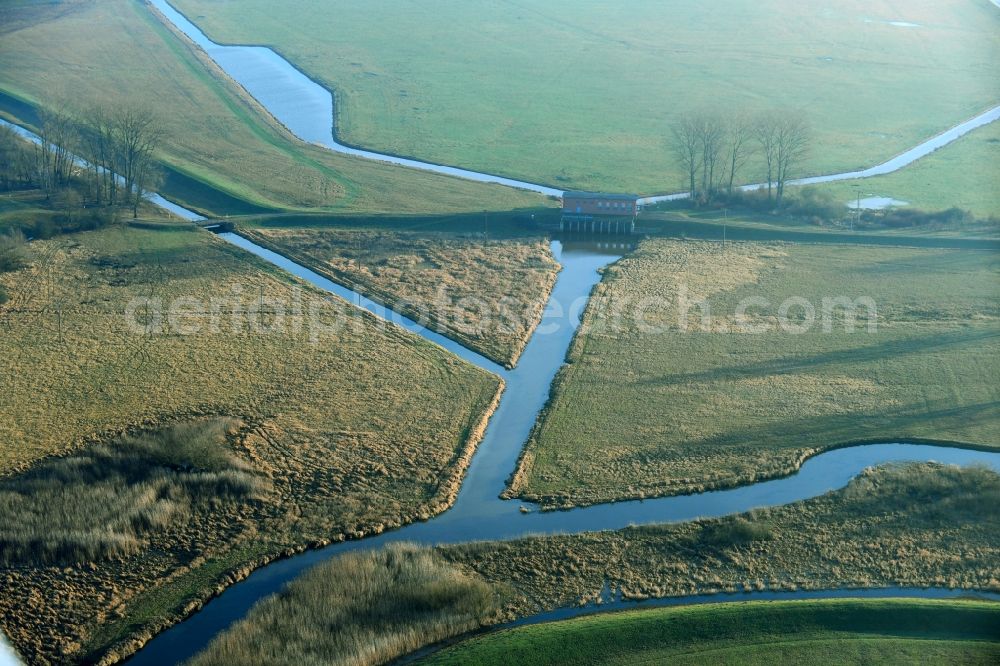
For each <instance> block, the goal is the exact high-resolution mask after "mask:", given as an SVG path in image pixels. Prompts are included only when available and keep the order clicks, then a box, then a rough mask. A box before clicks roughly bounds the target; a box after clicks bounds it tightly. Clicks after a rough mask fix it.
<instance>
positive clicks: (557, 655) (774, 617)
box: [419, 599, 1000, 666]
mask: <svg viewBox="0 0 1000 666" xmlns="http://www.w3.org/2000/svg"><path fill="white" fill-rule="evenodd" d="M998 624H1000V604H996V603H991V602H977V601H923V600H910V599H880V600H874V601H862V600H857V599H829V600H823V601H791V602H757V603H733V604H712V605H706V606H696V607H686V608H658V609H654V610H645V611H633V612H627V613H612V614H608V615H598V616H594V617H585V618H578V619H573V620H566V621H563V622H553V623H548V624H540V625H533V626H528V627H521V628H517V629H511V630H508V631H503V632H499V633H496V634H491V635H489V636H484V637H481V638H474V639H471V640H468V641H465V642H464V643H461V644H459V645H457V646H455V647H452V648H449V649H446V650H444V651H442V652H441V653H439V654H436V655H433V656H431V657H429V658H427V659H423V660H421V661H420V662H419V663H422V664H468V665H472V664H496V663H500V662H504V663H514V664H523V665H524V666H528V665H531V664H567V665H568V664H611V663H631V664H636V663H660V662H664V661H669V663H671V664H703V663H706V662H711V663H714V664H775V663H778V664H796V663H803V662H806V661H808V662H809V663H811V664H830V665H831V666H832V665H833V664H870V663H873V662H878V663H910V662H937V663H945V662H947V663H963V664H984V665H985V664H989V663H994V662H995V661H996V660H997V659H1000V635H998V632H997V626H998Z"/></svg>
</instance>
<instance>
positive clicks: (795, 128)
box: [775, 113, 811, 204]
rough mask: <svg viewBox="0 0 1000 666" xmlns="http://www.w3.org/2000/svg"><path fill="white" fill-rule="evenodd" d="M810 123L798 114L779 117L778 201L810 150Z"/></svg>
mask: <svg viewBox="0 0 1000 666" xmlns="http://www.w3.org/2000/svg"><path fill="white" fill-rule="evenodd" d="M810 135H811V132H810V129H809V124H808V123H807V122H806V121H805V119H804V118H803V117H802V116H800V115H798V114H791V113H789V114H784V115H781V116H779V117H778V119H777V129H776V133H775V144H776V146H775V167H776V171H775V175H776V176H777V184H778V194H777V198H776V199H777V202H778V203H779V204H780V203H781V197H782V196H783V195H784V193H785V183H786V182H787V181H788V178H789V176H790V175H791V174H792V172H793V171H794V170H795V168H796V167H797V166H798V165H799V163H800V162H801V161H802V159H803V158H804V157H805V156H806V154H807V153H808V152H809V141H810Z"/></svg>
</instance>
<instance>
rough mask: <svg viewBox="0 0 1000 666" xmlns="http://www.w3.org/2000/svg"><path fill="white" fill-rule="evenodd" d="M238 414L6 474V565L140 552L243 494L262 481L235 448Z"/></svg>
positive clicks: (1, 516)
mask: <svg viewBox="0 0 1000 666" xmlns="http://www.w3.org/2000/svg"><path fill="white" fill-rule="evenodd" d="M230 427H231V422H230V421H229V420H228V419H208V420H200V421H194V422H190V423H183V424H180V425H176V426H174V427H171V428H167V429H164V430H160V431H156V432H151V433H146V434H142V435H138V436H132V437H123V438H120V439H118V440H116V441H114V442H112V443H110V444H107V445H102V446H95V447H93V448H91V449H88V450H86V451H84V452H81V453H78V454H75V455H72V456H68V457H65V458H56V459H51V460H48V461H46V462H43V463H42V464H41V465H39V466H37V467H36V468H34V469H33V470H31V471H28V472H26V473H24V474H21V475H18V476H15V477H12V478H8V479H4V480H2V481H0V564H3V565H17V564H20V563H25V564H26V563H31V564H35V565H37V564H60V563H69V562H82V561H93V560H98V559H103V558H109V557H115V556H123V555H128V554H132V553H135V552H137V551H138V550H139V549H140V548H141V547H142V546H143V545H144V543H145V542H146V538H147V537H148V535H150V534H151V533H153V532H156V531H158V530H162V529H164V528H165V527H167V526H169V525H172V524H176V523H180V522H183V521H186V520H187V519H188V518H189V517H190V516H191V513H192V511H193V510H194V509H196V508H197V507H199V506H205V505H208V504H209V503H212V502H217V501H242V500H247V499H250V498H253V497H255V496H258V495H259V494H260V493H261V492H262V491H263V490H264V484H263V482H262V480H261V479H260V478H259V477H257V476H255V475H253V474H252V473H251V472H250V471H249V469H248V468H247V466H246V465H245V463H243V462H242V461H240V460H239V459H238V458H236V457H235V456H234V455H233V454H232V453H231V452H230V450H229V448H228V446H227V445H226V443H227V431H228V429H229V428H230Z"/></svg>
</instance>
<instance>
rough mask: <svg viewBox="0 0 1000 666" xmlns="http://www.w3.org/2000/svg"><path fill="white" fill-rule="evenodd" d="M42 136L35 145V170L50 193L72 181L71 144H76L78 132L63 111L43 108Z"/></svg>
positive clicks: (42, 184) (40, 130)
mask: <svg viewBox="0 0 1000 666" xmlns="http://www.w3.org/2000/svg"><path fill="white" fill-rule="evenodd" d="M41 121H42V122H41V127H40V129H39V135H38V136H39V138H40V139H41V140H40V141H39V142H38V144H37V145H36V146H35V172H36V178H37V179H38V186H39V187H41V188H42V189H43V190H45V192H46V193H47V194H48V196H52V194H53V192H55V190H56V189H57V188H59V187H61V186H63V185H65V184H67V183H68V182H69V179H70V176H71V175H72V168H73V155H72V153H70V146H72V145H74V144H75V143H76V132H75V129H74V125H73V122H72V121H71V120H70V117H69V116H68V115H66V114H65V113H64V112H62V111H42V112H41Z"/></svg>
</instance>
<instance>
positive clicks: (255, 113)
mask: <svg viewBox="0 0 1000 666" xmlns="http://www.w3.org/2000/svg"><path fill="white" fill-rule="evenodd" d="M0 11H6V12H7V13H6V14H4V16H9V15H10V14H11V13H12V12H13V14H14V15H13V18H12V20H11V21H9V22H8V23H6V24H4V26H3V27H2V28H0V35H2V39H0V92H3V93H6V94H7V97H8V99H14V100H24V101H26V102H28V103H29V105H33V106H35V107H39V108H47V109H59V108H65V109H67V110H69V111H70V112H74V113H79V114H82V113H84V112H85V111H86V109H87V108H89V107H90V106H92V105H94V104H98V103H101V104H117V103H123V102H126V101H128V102H135V101H136V100H148V103H149V104H150V105H152V106H153V108H154V110H156V111H157V113H158V114H159V116H160V118H161V121H162V124H163V128H164V130H165V131H166V133H167V135H168V139H167V140H166V141H165V143H164V145H163V148H162V150H161V151H160V155H159V157H160V158H161V159H162V161H163V162H165V163H166V164H167V165H168V167H169V168H170V171H169V173H168V178H167V181H166V183H165V193H167V194H170V195H173V196H175V197H176V198H178V199H180V201H181V202H182V203H183V202H186V203H190V204H192V205H193V206H194V207H196V208H198V209H200V210H204V211H208V212H215V213H220V214H223V213H242V212H252V211H253V210H254V209H255V207H256V208H257V209H261V208H263V209H277V210H287V209H292V210H303V209H310V210H315V209H320V210H339V211H343V212H354V213H372V212H391V213H393V214H405V213H415V212H420V213H441V212H451V213H455V212H468V211H475V212H476V213H477V214H478V213H480V212H481V211H482V210H484V209H487V210H514V209H518V208H524V207H536V206H541V205H544V200H543V199H542V198H541V197H538V196H535V195H529V194H526V193H521V192H518V191H515V190H511V189H509V188H504V187H499V186H489V185H479V184H475V183H469V182H466V181H462V180H458V179H455V178H449V177H443V176H434V175H429V174H424V173H421V172H417V171H413V170H409V169H402V168H397V167H389V166H386V165H382V164H377V163H373V162H370V161H367V160H360V159H353V158H346V157H342V156H338V155H335V154H333V153H331V152H330V151H327V150H324V149H321V148H318V147H316V146H308V145H305V144H303V143H301V142H299V141H297V140H295V139H294V138H293V137H291V135H289V134H288V133H287V132H286V131H285V130H283V129H282V128H280V127H279V126H278V125H277V123H275V122H274V121H273V120H272V119H270V117H269V116H266V114H265V113H263V112H262V111H261V109H260V108H259V107H258V106H257V105H256V103H255V102H253V101H252V100H250V99H249V98H248V97H246V95H245V93H242V92H241V91H239V90H237V88H236V87H235V86H234V85H233V84H232V83H231V81H229V80H228V79H227V78H226V77H225V76H224V75H223V74H222V73H221V72H219V71H218V70H217V68H215V66H214V65H212V64H211V63H210V62H209V61H207V59H205V58H204V56H203V55H202V54H200V53H199V52H196V51H194V50H192V49H191V48H189V46H188V45H187V43H185V42H184V41H182V40H181V38H180V37H178V36H177V35H175V34H174V33H172V32H171V31H169V30H168V29H167V28H165V27H164V26H163V25H162V24H161V23H160V22H159V20H158V19H157V18H156V17H155V16H154V15H153V13H152V12H150V11H149V9H147V8H146V7H145V6H144V5H143V4H142V3H141V2H138V1H137V0H108V1H106V2H89V1H86V0H69V1H67V2H65V3H61V5H60V6H59V7H58V8H53V7H51V6H49V5H46V4H41V3H29V4H27V5H23V6H21V7H20V8H18V7H14V8H4V9H3V10H0ZM68 63H72V64H68ZM0 106H2V105H0ZM28 108H31V106H28V107H25V105H23V104H20V103H18V104H12V105H11V104H8V105H7V112H8V114H13V115H14V119H15V120H17V119H20V120H22V121H25V120H27V121H28V122H30V121H31V119H30V118H18V117H17V114H20V115H22V116H24V115H29V114H28V113H27V112H26V110H25V109H28ZM213 190H218V191H221V192H222V193H223V194H222V195H221V196H216V195H214V194H213ZM232 197H235V198H236V199H238V200H239V201H236V202H234V201H232Z"/></svg>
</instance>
